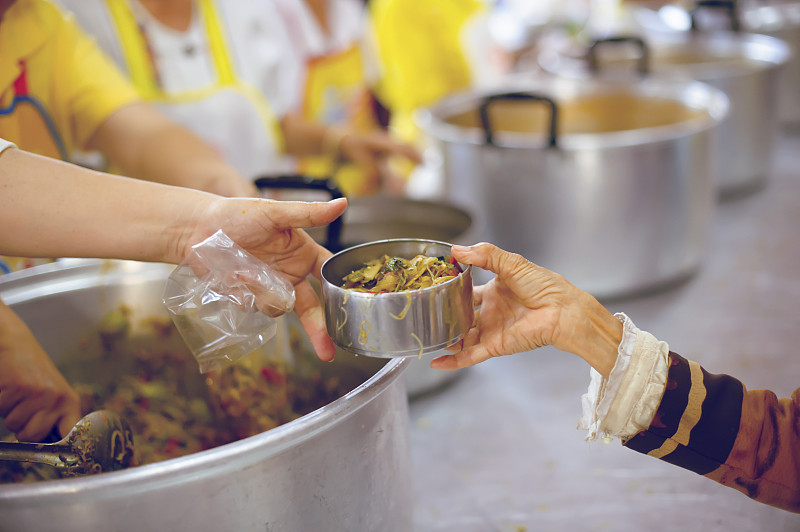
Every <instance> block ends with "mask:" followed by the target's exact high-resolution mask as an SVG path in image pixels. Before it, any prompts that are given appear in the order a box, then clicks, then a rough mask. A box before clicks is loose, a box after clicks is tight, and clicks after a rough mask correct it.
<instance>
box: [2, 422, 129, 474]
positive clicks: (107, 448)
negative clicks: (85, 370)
mask: <svg viewBox="0 0 800 532" xmlns="http://www.w3.org/2000/svg"><path fill="white" fill-rule="evenodd" d="M0 460H12V461H16V462H36V463H40V464H48V465H51V466H53V467H55V468H56V469H57V470H58V471H59V472H60V473H62V474H63V475H64V476H77V475H88V474H92V473H102V472H107V471H116V470H119V469H125V468H126V467H128V466H130V465H131V464H132V462H133V431H132V430H131V427H130V425H129V424H128V422H127V421H125V419H123V418H121V417H120V416H118V415H117V414H115V413H113V412H109V411H108V410H97V411H95V412H91V413H89V414H87V415H85V416H84V417H82V418H81V419H80V420H79V421H78V422H77V423H76V424H75V426H74V427H72V430H70V431H69V434H67V436H66V437H65V438H63V439H61V440H60V441H57V442H55V443H24V442H0Z"/></svg>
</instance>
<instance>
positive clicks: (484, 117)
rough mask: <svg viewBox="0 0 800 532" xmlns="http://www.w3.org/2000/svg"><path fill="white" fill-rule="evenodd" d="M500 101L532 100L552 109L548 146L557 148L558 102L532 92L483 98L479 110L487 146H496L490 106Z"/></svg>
mask: <svg viewBox="0 0 800 532" xmlns="http://www.w3.org/2000/svg"><path fill="white" fill-rule="evenodd" d="M498 100H530V101H533V102H542V103H544V104H546V105H547V106H548V107H549V108H550V133H549V137H550V138H549V140H548V143H547V146H548V147H550V148H555V147H556V146H557V145H558V143H557V142H556V136H557V135H556V131H557V129H556V122H557V117H558V107H557V106H556V102H555V101H553V100H552V99H551V98H549V97H547V96H544V95H541V94H535V93H530V92H504V93H500V94H491V95H489V96H486V97H484V98H483V101H482V102H481V105H480V107H479V108H478V112H479V113H480V117H481V127H483V133H484V135H485V142H486V144H489V145H491V146H496V144H495V143H494V133H493V132H492V126H491V123H490V122H489V106H490V105H491V104H492V103H494V102H496V101H498Z"/></svg>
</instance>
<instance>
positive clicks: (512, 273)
mask: <svg viewBox="0 0 800 532" xmlns="http://www.w3.org/2000/svg"><path fill="white" fill-rule="evenodd" d="M452 252H453V256H454V257H455V258H456V260H458V261H459V262H461V263H463V264H471V265H473V266H476V267H478V268H483V269H485V270H489V271H491V272H493V273H496V274H497V277H495V278H494V279H492V280H491V281H490V282H489V283H487V284H486V285H483V286H480V287H476V289H475V292H474V304H475V305H476V307H478V308H477V309H476V313H475V323H474V325H473V327H472V328H471V329H470V330H469V331H468V332H467V334H466V335H465V336H464V338H463V340H462V342H461V343H460V344H457V345H456V346H455V347H454V348H451V351H452V352H453V354H450V355H445V356H442V357H439V358H437V359H435V360H433V361H432V362H431V367H433V368H436V369H445V370H452V369H458V368H463V367H467V366H472V365H475V364H478V363H479V362H483V361H484V360H487V359H489V358H491V357H496V356H502V355H510V354H513V353H520V352H523V351H530V350H533V349H537V348H539V347H543V346H545V345H552V346H554V347H556V348H557V349H560V350H562V351H567V352H569V353H574V354H576V355H578V356H580V357H581V358H584V359H585V360H586V361H587V362H589V363H590V364H592V366H594V367H595V368H596V369H598V371H600V372H601V373H604V372H605V373H606V374H607V373H608V371H610V370H611V367H613V361H614V359H615V358H616V351H617V346H618V345H619V341H620V339H621V335H622V324H621V323H620V322H619V320H617V319H616V318H615V317H614V316H613V315H611V313H609V312H608V311H607V310H606V309H605V308H603V307H602V305H600V304H599V303H598V302H597V300H595V299H594V298H593V297H592V296H591V295H589V294H587V293H586V292H583V291H581V290H579V289H578V288H576V287H575V286H573V285H572V284H570V283H569V282H568V281H567V280H566V279H564V278H563V277H562V276H561V275H558V274H556V273H554V272H551V271H549V270H547V269H545V268H542V267H539V266H537V265H536V264H533V263H532V262H530V261H528V260H526V259H525V258H524V257H522V256H520V255H517V254H514V253H509V252H507V251H504V250H502V249H500V248H498V247H496V246H493V245H491V244H486V243H482V244H477V245H475V246H472V247H463V246H453V249H452Z"/></svg>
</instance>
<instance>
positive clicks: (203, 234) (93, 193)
mask: <svg viewBox="0 0 800 532" xmlns="http://www.w3.org/2000/svg"><path fill="white" fill-rule="evenodd" d="M0 190H2V191H3V192H2V194H0V226H3V227H13V228H14V230H13V231H3V232H0V253H10V254H19V255H27V256H32V257H61V256H69V257H108V258H117V259H128V260H141V261H155V262H165V263H172V264H179V263H181V262H182V261H183V260H184V258H185V257H186V256H187V255H188V254H189V253H190V251H191V248H192V246H193V245H194V244H198V243H200V242H202V241H204V240H205V239H206V238H208V237H209V236H211V235H212V234H214V233H215V232H216V231H217V230H219V229H222V230H223V231H225V233H226V234H227V235H228V236H229V237H230V238H231V239H232V240H233V241H234V242H236V243H237V244H239V245H240V246H241V247H242V248H243V249H245V250H246V251H248V252H250V253H251V254H253V255H254V256H256V257H257V258H259V259H261V260H263V261H264V262H266V263H268V264H269V265H270V266H271V267H273V268H274V269H275V270H276V271H278V272H280V273H281V274H282V275H283V276H284V277H285V278H286V279H287V280H288V281H290V282H291V283H292V284H293V285H294V289H295V298H296V299H295V305H294V310H295V312H296V313H297V315H298V317H299V318H300V321H301V323H302V325H303V327H304V329H305V330H306V332H307V334H308V336H309V338H310V340H311V343H312V345H313V346H314V349H315V351H316V352H317V355H318V356H319V358H320V359H322V360H331V359H333V355H334V347H333V342H332V340H331V339H330V338H329V337H328V335H327V332H326V329H325V318H324V313H323V311H322V308H321V306H320V303H319V300H318V298H317V296H316V293H315V292H314V290H313V288H312V287H311V285H310V284H309V282H308V280H307V276H308V275H310V274H311V275H315V276H317V277H318V276H319V270H320V267H321V266H322V263H323V262H324V261H325V260H326V259H327V258H328V257H330V255H331V254H330V252H328V251H327V250H325V249H324V248H322V247H321V246H319V245H318V244H316V243H315V242H314V241H313V240H312V239H311V237H309V236H308V234H306V233H305V232H304V231H302V230H300V229H299V228H300V227H312V226H317V225H324V224H328V223H330V222H331V221H333V220H334V219H335V218H337V217H338V216H339V215H341V213H342V212H343V211H344V209H345V207H346V204H347V202H346V200H337V201H331V202H327V203H307V202H281V201H274V200H266V199H256V198H221V197H219V196H217V195H214V194H209V193H207V192H202V191H198V190H190V189H187V188H184V187H173V186H165V185H160V184H155V183H147V182H144V181H141V180H136V179H130V178H125V177H119V176H111V175H108V174H103V173H101V172H97V171H94V170H89V169H86V168H82V167H79V166H76V165H72V164H67V163H63V162H61V161H57V160H54V159H52V158H49V157H42V156H39V155H35V154H32V153H29V152H25V151H22V150H19V149H16V148H15V147H14V145H13V144H11V143H9V142H6V141H4V140H2V139H0ZM80 414H81V412H80V404H79V399H78V396H77V394H76V393H75V391H74V390H73V389H72V388H71V387H70V386H69V384H68V383H67V381H66V380H65V379H64V377H63V376H62V375H61V374H60V373H59V371H58V370H57V369H56V367H55V366H54V365H53V363H52V361H51V360H50V358H49V357H48V356H47V354H46V353H45V352H44V350H43V349H42V347H41V346H40V345H39V343H38V342H37V341H36V338H35V337H34V336H33V334H32V333H31V332H30V330H29V329H28V328H27V326H26V325H25V324H24V322H23V321H22V320H21V319H20V318H19V317H18V316H16V314H14V312H13V311H12V310H11V309H10V308H9V307H8V306H6V305H5V304H3V303H2V301H0V418H2V419H3V420H4V423H5V425H6V428H8V429H9V430H10V431H11V432H13V433H15V434H16V436H17V438H18V439H20V440H21V441H40V440H41V439H42V438H44V437H45V436H47V435H48V433H49V432H50V431H51V429H52V428H53V427H54V426H55V427H56V428H57V429H58V431H59V433H60V435H61V436H64V435H66V434H67V432H68V431H69V430H70V429H71V428H72V426H73V425H74V424H75V422H77V421H78V419H79V417H80Z"/></svg>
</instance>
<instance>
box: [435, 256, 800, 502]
mask: <svg viewBox="0 0 800 532" xmlns="http://www.w3.org/2000/svg"><path fill="white" fill-rule="evenodd" d="M452 252H453V257H454V258H455V259H456V260H458V261H459V262H461V263H463V264H471V265H473V266H476V267H478V268H483V269H486V270H489V271H491V272H493V273H495V274H497V277H496V278H495V279H493V280H492V281H490V282H489V283H488V284H486V285H483V286H480V287H476V290H475V292H474V301H473V303H474V304H475V305H476V306H477V307H478V308H477V310H476V314H475V321H474V325H473V328H471V329H470V330H469V331H468V332H467V334H466V335H465V336H464V338H463V340H462V342H461V343H460V344H458V345H456V346H455V347H454V348H451V353H452V354H449V355H445V356H443V357H439V358H437V359H435V360H433V361H432V362H431V366H432V367H433V368H438V369H444V370H453V369H457V368H463V367H467V366H472V365H474V364H478V363H480V362H483V361H485V360H487V359H489V358H492V357H498V356H503V355H510V354H513V353H521V352H524V351H531V350H534V349H537V348H539V347H543V346H546V345H552V346H553V347H555V348H556V349H559V350H561V351H565V352H568V353H573V354H575V355H578V356H579V357H581V358H582V359H584V360H585V361H586V362H588V363H589V365H590V366H591V367H592V370H591V382H590V384H589V390H588V392H587V393H586V394H585V395H584V396H583V398H582V406H583V416H582V418H581V420H580V422H579V425H578V428H581V429H586V430H588V436H587V438H586V439H587V440H595V439H597V438H603V439H604V440H607V441H610V440H611V438H619V439H620V440H621V441H622V444H623V445H624V446H625V447H628V448H629V449H633V450H635V451H638V452H640V453H643V454H647V455H649V456H652V457H654V458H659V459H661V460H664V461H665V462H669V463H671V464H674V465H677V466H679V467H683V468H685V469H688V470H690V471H694V472H695V473H697V474H700V475H704V476H706V477H707V478H710V479H711V480H714V481H716V482H719V483H721V484H723V485H725V486H728V487H731V488H733V489H736V490H738V491H740V492H742V493H744V494H745V495H747V496H748V497H750V498H752V499H755V500H757V501H759V502H763V503H765V504H769V505H771V506H777V507H779V508H783V509H785V510H790V511H793V512H800V431H798V427H800V389H798V390H795V391H794V392H793V393H792V396H791V398H782V399H779V398H778V397H777V396H776V394H775V393H773V392H771V391H769V390H747V389H746V388H745V386H744V384H742V383H741V382H740V381H738V380H737V379H735V378H733V377H731V376H729V375H714V374H711V373H708V372H707V371H706V370H705V369H704V368H703V367H701V366H700V365H699V364H698V363H696V362H693V361H691V360H687V359H685V358H683V357H681V356H680V355H678V354H677V353H674V352H673V351H671V350H670V348H669V345H668V344H667V343H666V342H663V341H659V340H658V339H657V338H655V337H654V336H653V335H652V334H650V333H648V332H646V331H642V330H640V329H638V328H637V327H636V326H635V325H634V323H633V321H631V319H630V318H629V317H628V316H626V315H624V314H621V313H620V314H615V315H612V314H611V313H610V312H609V311H608V310H606V309H605V308H604V307H603V306H602V305H601V304H600V303H599V302H598V301H597V300H596V299H595V298H594V297H592V296H591V295H590V294H588V293H586V292H583V291H581V290H579V289H578V288H576V287H575V286H573V285H572V284H570V283H569V282H568V281H567V280H566V279H564V278H563V277H562V276H560V275H558V274H556V273H553V272H551V271H549V270H546V269H544V268H541V267H539V266H537V265H535V264H533V263H531V262H529V261H527V260H525V258H523V257H521V256H520V255H517V254H514V253H509V252H507V251H504V250H502V249H499V248H497V247H495V246H493V245H491V244H485V243H484V244H477V245H475V246H472V247H463V246H453V250H452Z"/></svg>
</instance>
